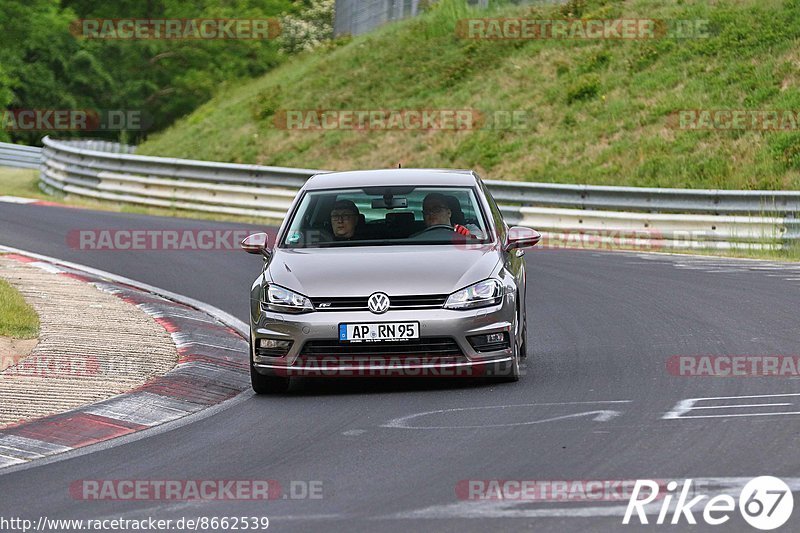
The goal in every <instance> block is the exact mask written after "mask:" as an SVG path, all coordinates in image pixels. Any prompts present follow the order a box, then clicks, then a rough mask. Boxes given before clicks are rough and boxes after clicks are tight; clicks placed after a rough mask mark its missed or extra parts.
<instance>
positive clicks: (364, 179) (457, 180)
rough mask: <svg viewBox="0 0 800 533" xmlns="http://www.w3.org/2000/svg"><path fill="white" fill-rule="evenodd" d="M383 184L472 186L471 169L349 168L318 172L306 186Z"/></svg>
mask: <svg viewBox="0 0 800 533" xmlns="http://www.w3.org/2000/svg"><path fill="white" fill-rule="evenodd" d="M376 185H378V186H380V185H418V186H444V187H447V186H450V187H452V186H473V185H475V175H474V173H473V172H472V171H471V170H451V169H442V168H387V169H380V170H350V171H347V172H327V173H324V174H315V175H313V176H311V177H310V178H309V179H308V181H306V183H305V185H304V186H303V187H304V188H305V189H307V190H314V189H340V188H341V189H344V188H349V187H354V188H357V187H374V186H376Z"/></svg>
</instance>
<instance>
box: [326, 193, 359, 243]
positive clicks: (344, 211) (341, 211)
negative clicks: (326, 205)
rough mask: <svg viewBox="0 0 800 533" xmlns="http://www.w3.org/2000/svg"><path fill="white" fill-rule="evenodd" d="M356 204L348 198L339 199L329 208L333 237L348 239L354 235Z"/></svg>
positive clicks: (356, 222) (356, 215) (356, 214)
mask: <svg viewBox="0 0 800 533" xmlns="http://www.w3.org/2000/svg"><path fill="white" fill-rule="evenodd" d="M358 216H359V212H358V206H356V204H355V203H353V202H351V201H350V200H339V201H338V202H336V203H335V204H333V209H331V228H332V229H333V239H334V240H336V241H349V240H351V239H353V238H354V237H355V234H356V226H357V225H358Z"/></svg>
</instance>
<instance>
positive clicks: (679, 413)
mask: <svg viewBox="0 0 800 533" xmlns="http://www.w3.org/2000/svg"><path fill="white" fill-rule="evenodd" d="M795 396H800V393H790V394H756V395H749V396H715V397H710V398H687V399H685V400H681V401H679V402H678V403H677V404H675V407H673V408H672V410H671V411H669V412H667V413H666V414H665V415H664V416H662V417H661V418H662V419H663V420H675V419H678V418H680V419H683V418H725V417H734V416H780V415H800V411H783V412H777V413H728V414H721V415H690V416H685V415H686V413H688V412H690V411H694V410H697V409H712V408H717V409H723V408H731V409H732V408H736V407H741V408H752V407H774V406H787V405H795V404H793V403H757V404H731V405H720V406H696V405H695V404H696V403H697V402H705V401H716V400H749V399H753V398H785V397H795Z"/></svg>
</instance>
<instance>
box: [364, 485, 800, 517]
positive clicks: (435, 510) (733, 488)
mask: <svg viewBox="0 0 800 533" xmlns="http://www.w3.org/2000/svg"><path fill="white" fill-rule="evenodd" d="M626 477H628V476H622V477H621V478H619V477H618V478H617V479H624V478H626ZM753 477H757V475H754V476H753ZM688 478H689V479H691V480H692V483H693V485H694V486H695V487H696V490H697V491H698V492H699V493H700V494H703V495H706V496H708V497H709V498H712V497H714V496H717V495H720V494H729V495H732V496H734V497H736V496H738V494H739V493H740V492H741V490H742V489H743V488H744V486H745V485H746V484H747V482H748V481H750V480H751V479H752V477H724V478H719V477H709V478H697V477H691V476H688ZM658 479H674V480H677V481H682V480H684V479H687V477H686V476H678V477H673V478H665V477H661V476H659V477H658ZM781 479H782V480H783V481H784V482H785V483H786V484H787V485H789V488H790V489H791V490H792V491H793V492H798V491H800V478H796V477H795V478H786V477H784V478H781ZM662 504H663V501H662V500H659V501H656V502H653V503H651V504H647V505H645V506H644V508H645V510H646V512H647V515H648V516H650V515H654V514H656V513H657V512H658V510H659V509H660V508H661V505H662ZM532 505H536V506H537V507H531V506H532ZM676 505H677V501H675V499H673V500H672V501H671V502H670V504H669V509H670V512H672V511H673V510H674V509H675V507H676ZM626 509H627V503H626V504H625V505H618V504H615V505H597V503H595V502H593V503H592V505H590V506H585V507H584V506H581V505H580V504H579V503H578V502H571V503H567V502H547V501H541V500H540V501H536V500H528V499H525V500H499V501H498V500H464V501H458V502H453V503H448V504H439V505H432V506H430V507H424V508H421V509H412V510H410V511H403V512H400V513H395V514H392V515H388V516H384V517H379V518H381V519H400V520H402V519H431V518H601V517H615V516H616V517H619V519H620V521H621V520H622V517H623V516H624V515H625V510H626Z"/></svg>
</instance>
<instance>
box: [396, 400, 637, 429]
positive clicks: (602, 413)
mask: <svg viewBox="0 0 800 533" xmlns="http://www.w3.org/2000/svg"><path fill="white" fill-rule="evenodd" d="M630 402H631V400H607V401H596V402H557V403H523V404H516V405H487V406H483V407H457V408H453V409H437V410H435V411H425V412H422V413H415V414H412V415H406V416H401V417H399V418H393V419H392V420H390V421H389V422H387V423H386V424H382V425H381V427H385V428H400V429H476V428H492V427H512V426H528V425H532V424H543V423H545V422H555V421H557V420H565V419H568V418H577V417H581V416H591V415H594V417H593V418H592V420H594V421H595V422H607V421H609V420H611V419H612V418H614V417H616V416H619V415H620V414H622V413H620V412H619V411H610V410H595V411H584V412H581V413H572V414H567V415H559V416H555V417H550V418H545V419H540V420H529V421H527V422H509V423H507V424H480V425H467V426H458V425H455V426H411V425H409V422H410V421H411V420H415V419H417V418H420V417H423V416H428V415H434V414H443V413H456V412H461V411H477V410H488V409H509V408H515V407H542V406H562V405H586V404H603V403H610V404H616V403H630Z"/></svg>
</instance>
